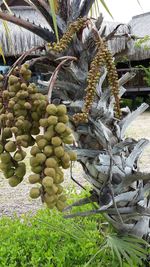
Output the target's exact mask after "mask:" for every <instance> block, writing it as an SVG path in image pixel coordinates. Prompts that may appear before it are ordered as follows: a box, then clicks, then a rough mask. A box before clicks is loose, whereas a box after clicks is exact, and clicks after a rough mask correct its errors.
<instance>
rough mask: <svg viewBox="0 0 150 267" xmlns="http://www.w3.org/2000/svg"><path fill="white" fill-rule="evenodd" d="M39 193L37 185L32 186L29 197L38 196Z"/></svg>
mask: <svg viewBox="0 0 150 267" xmlns="http://www.w3.org/2000/svg"><path fill="white" fill-rule="evenodd" d="M40 195H41V192H40V189H39V188H37V187H33V188H31V190H30V197H31V198H34V199H35V198H38V197H39V196H40Z"/></svg>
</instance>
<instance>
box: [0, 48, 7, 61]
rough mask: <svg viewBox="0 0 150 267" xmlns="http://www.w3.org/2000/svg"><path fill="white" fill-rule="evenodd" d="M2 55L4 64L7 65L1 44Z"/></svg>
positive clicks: (0, 51) (0, 52)
mask: <svg viewBox="0 0 150 267" xmlns="http://www.w3.org/2000/svg"><path fill="white" fill-rule="evenodd" d="M0 55H1V56H2V58H3V62H4V64H6V59H5V55H4V52H3V48H2V45H1V44H0Z"/></svg>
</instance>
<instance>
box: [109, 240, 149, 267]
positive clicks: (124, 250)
mask: <svg viewBox="0 0 150 267" xmlns="http://www.w3.org/2000/svg"><path fill="white" fill-rule="evenodd" d="M106 246H107V247H108V248H111V250H113V252H114V254H115V255H116V256H117V258H118V260H119V263H120V266H122V264H123V260H125V261H126V262H127V263H128V264H129V266H134V264H137V265H140V264H142V260H143V259H146V257H147V250H146V249H144V246H148V244H147V242H146V241H144V240H143V239H140V238H137V237H135V236H123V237H118V236H116V235H111V236H108V238H107V243H106Z"/></svg>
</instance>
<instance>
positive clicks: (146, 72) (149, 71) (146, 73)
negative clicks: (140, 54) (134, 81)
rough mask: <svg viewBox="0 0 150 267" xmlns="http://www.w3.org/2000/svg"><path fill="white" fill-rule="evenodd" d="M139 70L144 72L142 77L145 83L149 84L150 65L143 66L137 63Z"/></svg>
mask: <svg viewBox="0 0 150 267" xmlns="http://www.w3.org/2000/svg"><path fill="white" fill-rule="evenodd" d="M138 67H139V68H140V69H141V70H143V71H144V73H145V77H144V80H145V81H146V83H147V85H148V86H150V67H147V68H146V67H144V66H142V65H139V66H138Z"/></svg>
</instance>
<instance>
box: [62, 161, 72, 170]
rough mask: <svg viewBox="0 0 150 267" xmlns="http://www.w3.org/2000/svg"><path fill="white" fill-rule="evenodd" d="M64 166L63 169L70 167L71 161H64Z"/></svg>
mask: <svg viewBox="0 0 150 267" xmlns="http://www.w3.org/2000/svg"><path fill="white" fill-rule="evenodd" d="M62 167H63V169H68V168H69V167H70V162H68V163H63V162H62Z"/></svg>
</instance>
